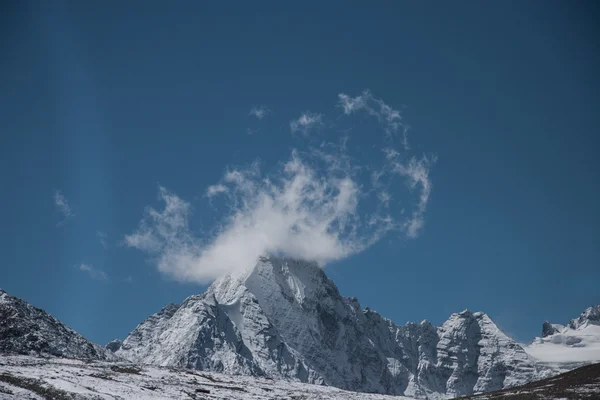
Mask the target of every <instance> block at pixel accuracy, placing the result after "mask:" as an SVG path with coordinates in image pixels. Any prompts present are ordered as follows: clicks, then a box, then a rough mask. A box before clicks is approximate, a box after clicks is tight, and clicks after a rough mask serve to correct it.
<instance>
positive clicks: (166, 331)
mask: <svg viewBox="0 0 600 400" xmlns="http://www.w3.org/2000/svg"><path fill="white" fill-rule="evenodd" d="M116 354H117V355H119V356H121V357H123V358H126V359H129V360H131V361H135V362H144V363H152V364H158V365H164V366H177V367H187V368H197V369H206V370H211V371H216V372H227V373H236V374H251V375H266V376H272V377H287V378H293V379H297V380H299V381H302V382H309V383H317V384H327V385H332V386H336V387H340V388H343V389H348V390H355V391H364V392H377V393H387V394H404V395H406V396H414V397H447V396H458V395H466V394H472V393H474V392H480V391H491V390H498V389H502V388H505V387H509V386H514V385H519V384H523V383H526V382H528V381H530V380H532V379H534V378H535V376H536V369H535V365H534V362H533V361H532V360H531V359H530V358H529V357H528V355H527V354H526V353H525V352H524V350H523V348H521V346H519V345H518V344H517V343H516V342H515V341H513V340H512V339H510V338H509V337H507V336H506V335H505V334H504V333H502V332H501V331H500V330H499V329H498V327H497V326H496V325H495V324H494V323H493V322H492V321H491V319H490V318H489V317H488V316H487V315H485V314H483V313H471V312H469V311H464V312H461V313H457V314H453V315H452V316H451V317H450V318H449V319H448V321H446V322H445V323H444V324H442V326H440V327H434V326H433V325H431V324H430V323H429V322H427V321H423V322H421V323H418V324H415V323H409V324H407V325H405V326H398V325H396V324H394V323H393V322H391V321H390V320H388V319H385V318H383V317H381V316H380V315H379V314H378V313H376V312H374V311H372V310H369V309H368V308H367V309H365V310H363V309H362V308H361V306H360V304H359V303H358V301H357V300H356V299H354V298H346V297H343V296H341V295H340V293H339V291H338V289H337V287H336V286H335V284H334V283H333V282H332V281H331V280H330V279H328V278H327V276H326V275H325V273H324V272H323V270H322V269H320V268H319V267H318V266H317V265H316V264H314V263H309V262H304V261H299V260H290V259H282V258H262V259H261V260H259V262H258V263H257V265H256V266H255V267H254V268H253V269H252V270H250V271H246V272H244V273H241V274H237V275H230V276H227V277H224V278H222V279H219V280H218V281H216V282H215V283H214V284H213V285H212V286H211V287H210V288H209V289H208V291H207V292H206V293H204V294H202V295H197V296H191V297H189V298H188V299H186V300H185V301H184V302H183V303H182V304H181V305H180V306H174V305H170V306H168V307H167V308H165V309H164V310H162V311H161V312H159V313H157V314H155V315H153V316H151V317H150V318H148V319H147V320H146V321H144V322H142V323H141V324H140V325H139V326H138V327H137V328H136V329H135V330H134V331H133V332H132V333H131V334H130V335H129V337H128V338H127V339H125V340H124V341H123V343H122V345H121V346H120V348H118V350H116Z"/></svg>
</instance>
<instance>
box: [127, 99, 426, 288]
mask: <svg viewBox="0 0 600 400" xmlns="http://www.w3.org/2000/svg"><path fill="white" fill-rule="evenodd" d="M365 93H367V94H365ZM365 93H363V94H362V95H361V96H358V97H355V98H350V97H340V99H345V100H343V101H344V102H345V103H342V105H345V107H346V108H348V112H346V111H345V114H344V115H348V116H350V115H351V114H353V113H354V112H355V111H357V110H358V109H365V110H367V108H365V107H367V106H365V105H364V103H365V102H371V101H374V105H376V106H377V108H373V104H371V105H369V107H371V109H372V110H375V111H377V112H379V113H380V118H383V119H384V120H385V121H388V119H389V121H391V122H390V124H388V123H387V122H386V124H384V125H382V129H383V133H382V136H381V143H382V145H381V146H379V147H376V148H375V150H374V153H373V156H374V157H375V158H377V159H378V162H377V164H373V163H372V161H373V159H372V158H371V157H368V158H367V159H365V161H364V163H363V162H362V161H359V159H358V157H357V156H359V155H361V154H362V153H364V152H365V151H366V150H368V149H365V148H364V146H363V147H361V148H360V149H359V151H358V153H357V154H350V151H351V146H348V143H347V142H348V140H351V139H348V137H341V138H339V143H325V142H324V143H322V144H321V145H320V146H318V147H316V148H315V147H308V148H306V149H304V150H300V149H296V150H293V151H292V152H291V155H290V156H289V158H287V160H285V161H284V162H282V163H280V164H279V166H278V167H277V168H275V169H274V170H269V172H267V173H265V172H263V171H261V168H259V164H258V163H256V162H255V163H252V164H250V165H248V166H246V167H236V168H227V169H226V170H225V172H224V174H223V177H222V178H221V179H220V180H219V182H217V183H216V184H214V185H211V186H209V187H208V188H207V189H206V196H207V197H208V198H209V199H211V200H212V199H213V198H217V196H219V197H218V199H219V200H222V201H223V202H224V204H225V205H226V206H227V207H226V209H227V210H228V211H227V212H226V214H225V215H224V216H223V218H222V220H221V222H220V223H219V224H218V225H217V226H216V227H215V229H214V230H213V231H212V233H211V234H209V235H206V236H204V237H202V238H199V237H197V236H195V234H194V233H193V232H192V230H191V229H190V226H189V221H190V216H191V211H192V207H191V205H190V204H189V203H188V202H186V201H185V200H183V199H181V198H180V197H178V196H177V195H176V194H174V193H171V192H169V191H168V190H166V189H165V188H164V187H159V199H160V200H161V202H162V203H163V205H162V207H161V208H160V209H158V210H157V209H154V208H152V207H148V208H147V209H146V211H145V214H144V217H143V218H142V220H141V221H140V224H139V226H138V228H137V229H136V230H135V231H134V232H133V233H131V234H130V235H126V236H125V239H124V242H125V244H126V245H127V246H129V247H132V248H136V249H139V250H141V251H144V252H146V253H148V254H151V255H152V256H153V257H154V258H155V260H156V263H157V265H158V268H159V270H160V271H162V272H163V273H166V274H168V275H170V276H171V277H174V278H175V279H178V280H182V281H195V282H207V281H210V280H212V279H215V278H217V277H219V276H221V275H223V274H226V273H229V272H232V271H236V270H241V269H245V268H248V267H251V266H252V265H253V264H254V263H255V261H256V259H257V258H258V257H259V256H261V255H264V254H276V255H285V256H289V257H297V258H304V259H308V260H314V261H317V262H319V263H320V264H322V265H325V264H327V263H328V262H330V261H333V260H340V259H343V258H346V257H348V256H351V255H353V254H356V253H359V252H361V251H363V250H364V249H366V248H368V247H369V246H371V245H372V244H373V243H375V242H377V241H378V240H380V239H381V238H382V237H384V236H385V235H386V234H387V233H388V232H390V231H397V232H402V233H403V234H405V235H406V236H408V237H410V238H414V237H416V236H418V234H419V233H420V231H421V230H422V228H423V226H424V216H425V211H426V207H427V204H428V201H429V197H430V194H431V188H432V186H431V181H430V177H429V171H430V168H431V166H432V165H433V163H434V162H435V157H433V156H426V155H422V156H416V155H409V154H407V151H408V150H407V149H408V146H406V147H404V146H402V148H401V149H396V148H395V147H394V146H393V143H394V135H392V134H390V132H391V131H390V130H393V129H400V128H394V126H395V125H394V124H395V123H398V124H399V121H396V120H397V119H398V118H399V117H396V112H395V111H394V110H393V109H392V108H391V107H389V106H387V105H386V104H385V103H383V101H381V100H373V98H372V96H370V94H368V92H365ZM340 96H341V95H340ZM344 96H345V95H344ZM346 108H345V109H346ZM382 110H383V111H382ZM367 111H368V110H367ZM375 111H373V112H375ZM370 113H371V112H369V114H370ZM294 122H295V123H296V125H294ZM314 124H322V116H321V115H320V114H307V113H305V114H303V115H302V116H301V117H300V118H299V119H298V120H296V121H292V124H291V125H290V126H291V128H292V131H302V132H303V133H304V129H306V130H308V129H310V127H312V126H313V125H314ZM398 126H400V125H398ZM374 140H376V137H374ZM365 173H370V174H371V176H372V179H371V180H369V179H368V177H367V179H365Z"/></svg>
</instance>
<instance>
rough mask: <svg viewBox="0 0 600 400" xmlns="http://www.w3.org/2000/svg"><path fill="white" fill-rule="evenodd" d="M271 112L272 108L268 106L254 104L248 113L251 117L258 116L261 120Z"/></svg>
mask: <svg viewBox="0 0 600 400" xmlns="http://www.w3.org/2000/svg"><path fill="white" fill-rule="evenodd" d="M270 113H271V110H270V109H269V108H268V107H267V106H262V105H261V106H254V107H252V108H251V109H250V112H249V113H248V115H249V116H251V117H256V118H257V119H259V120H261V119H263V118H264V117H266V116H267V115H269V114H270Z"/></svg>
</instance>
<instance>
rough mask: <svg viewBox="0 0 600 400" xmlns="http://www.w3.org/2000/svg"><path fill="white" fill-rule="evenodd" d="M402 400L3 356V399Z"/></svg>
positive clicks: (158, 369)
mask: <svg viewBox="0 0 600 400" xmlns="http://www.w3.org/2000/svg"><path fill="white" fill-rule="evenodd" d="M17 399H19V400H21V399H23V400H25V399H30V400H34V399H35V400H42V399H46V400H49V399H52V400H100V399H106V400H109V399H110V400H121V399H128V400H129V399H135V400H159V399H160V400H167V399H181V400H201V399H204V400H208V399H211V400H217V399H230V400H250V399H252V400H259V399H261V400H262V399H265V400H266V399H271V400H275V399H277V400H308V399H321V400H377V399H381V400H383V399H389V400H392V399H394V400H402V399H406V398H405V397H392V396H384V395H375V394H366V393H355V392H347V391H343V390H340V389H337V388H333V387H328V386H318V385H307V384H303V383H299V382H292V381H287V380H273V379H267V378H257V377H250V376H240V375H238V376H231V375H224V374H217V373H213V372H203V371H196V370H181V369H175V368H166V367H163V368H161V367H150V366H143V367H140V366H137V365H133V364H130V363H122V362H104V361H87V362H86V361H81V360H69V359H61V358H48V359H44V358H39V357H31V356H0V400H17Z"/></svg>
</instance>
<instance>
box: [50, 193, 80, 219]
mask: <svg viewBox="0 0 600 400" xmlns="http://www.w3.org/2000/svg"><path fill="white" fill-rule="evenodd" d="M53 198H54V204H55V205H56V210H57V211H58V212H59V213H60V214H61V216H62V218H63V219H62V220H61V221H60V222H59V223H58V224H59V225H60V224H62V223H64V222H65V221H66V220H68V219H69V218H71V217H74V216H75V214H74V213H73V211H72V210H71V206H70V205H69V202H68V201H67V198H66V197H65V196H64V195H63V193H62V192H61V191H60V190H55V191H54V196H53Z"/></svg>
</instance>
